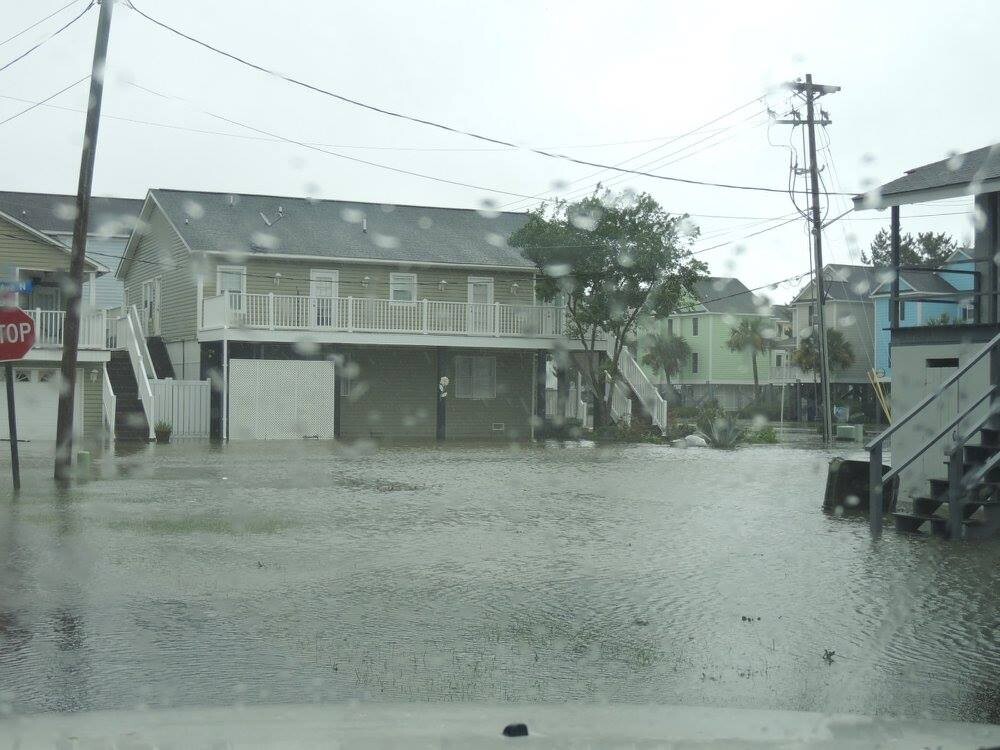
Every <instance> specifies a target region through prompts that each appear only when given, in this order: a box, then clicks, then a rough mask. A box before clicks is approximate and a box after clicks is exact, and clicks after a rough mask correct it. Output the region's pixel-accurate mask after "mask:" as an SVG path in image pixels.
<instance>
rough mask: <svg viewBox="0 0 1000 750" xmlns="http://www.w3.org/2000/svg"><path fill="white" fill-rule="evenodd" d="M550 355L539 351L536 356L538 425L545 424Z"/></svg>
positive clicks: (536, 415)
mask: <svg viewBox="0 0 1000 750" xmlns="http://www.w3.org/2000/svg"><path fill="white" fill-rule="evenodd" d="M548 362H549V353H548V351H546V350H545V349H539V350H538V352H537V353H536V355H535V417H536V420H535V422H536V424H538V425H544V424H545V380H546V376H547V374H548Z"/></svg>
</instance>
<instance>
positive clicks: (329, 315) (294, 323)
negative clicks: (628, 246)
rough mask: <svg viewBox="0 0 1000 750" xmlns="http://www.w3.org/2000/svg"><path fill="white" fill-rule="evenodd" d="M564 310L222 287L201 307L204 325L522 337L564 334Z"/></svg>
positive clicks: (208, 327)
mask: <svg viewBox="0 0 1000 750" xmlns="http://www.w3.org/2000/svg"><path fill="white" fill-rule="evenodd" d="M565 318H566V316H565V310H564V308H562V307H554V306H547V305H505V304H500V303H499V302H496V303H477V302H438V301H434V300H426V299H425V300H420V301H417V302H398V301H395V300H387V299H371V298H368V297H304V296H296V295H284V294H242V293H235V292H224V293H223V294H221V295H218V296H215V297H208V298H206V299H205V300H204V303H203V306H202V328H206V329H211V328H252V329H258V330H303V331H317V332H320V331H344V332H359V333H412V334H436V335H440V334H445V335H457V336H524V337H540V338H552V337H557V336H562V335H564V334H565V330H566V321H565Z"/></svg>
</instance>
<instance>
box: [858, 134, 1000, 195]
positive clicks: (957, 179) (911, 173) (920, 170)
mask: <svg viewBox="0 0 1000 750" xmlns="http://www.w3.org/2000/svg"><path fill="white" fill-rule="evenodd" d="M996 178H1000V143H995V144H993V145H992V146H984V147H983V148H977V149H976V150H974V151H968V152H966V153H964V154H958V155H956V156H953V157H949V158H947V159H942V160H941V161H936V162H933V163H931V164H925V165H923V166H922V167H916V168H915V169H910V170H908V171H907V172H906V174H905V175H904V176H903V177H900V178H898V179H895V180H893V181H892V182H887V183H886V184H884V185H882V186H881V187H879V188H877V189H876V190H877V193H878V194H879V195H880V196H881V197H882V198H889V197H891V196H894V195H900V194H902V193H912V192H917V191H921V190H930V189H933V188H943V187H950V186H956V185H968V184H970V183H973V182H981V181H983V180H991V179H996ZM854 202H855V204H856V207H858V208H860V207H863V206H862V204H863V202H864V196H863V195H859V196H856V197H855V198H854Z"/></svg>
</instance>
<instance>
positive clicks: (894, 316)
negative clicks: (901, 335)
mask: <svg viewBox="0 0 1000 750" xmlns="http://www.w3.org/2000/svg"><path fill="white" fill-rule="evenodd" d="M890 210H891V218H890V220H889V253H890V263H891V265H892V272H893V273H892V289H891V291H890V293H889V327H890V328H892V329H896V328H899V243H900V236H899V206H893V207H892V208H891V209H890ZM890 339H891V335H890ZM890 346H891V343H890Z"/></svg>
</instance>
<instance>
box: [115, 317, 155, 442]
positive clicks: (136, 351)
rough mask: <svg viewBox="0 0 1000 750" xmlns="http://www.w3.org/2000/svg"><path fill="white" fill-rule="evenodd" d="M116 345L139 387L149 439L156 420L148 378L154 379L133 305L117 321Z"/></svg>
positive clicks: (151, 365) (151, 364)
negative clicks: (126, 354)
mask: <svg viewBox="0 0 1000 750" xmlns="http://www.w3.org/2000/svg"><path fill="white" fill-rule="evenodd" d="M117 338H118V344H119V345H120V346H122V345H123V346H124V348H125V349H127V350H128V357H129V360H130V361H131V362H132V372H133V373H134V374H135V382H136V384H137V385H138V387H139V401H141V402H142V410H143V411H144V412H145V413H146V422H147V423H148V425H149V437H150V438H152V437H153V426H154V425H155V423H156V422H155V420H156V404H155V401H154V398H153V389H152V386H150V384H149V380H150V378H155V377H156V373H155V371H154V370H153V362H152V360H151V359H150V357H149V349H147V348H146V339H145V338H144V337H143V336H142V326H141V325H140V324H139V311H138V310H137V309H136V307H135V305H132V306H131V307H130V308H129V309H128V313H127V315H126V316H125V317H124V318H119V319H118V334H117Z"/></svg>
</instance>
